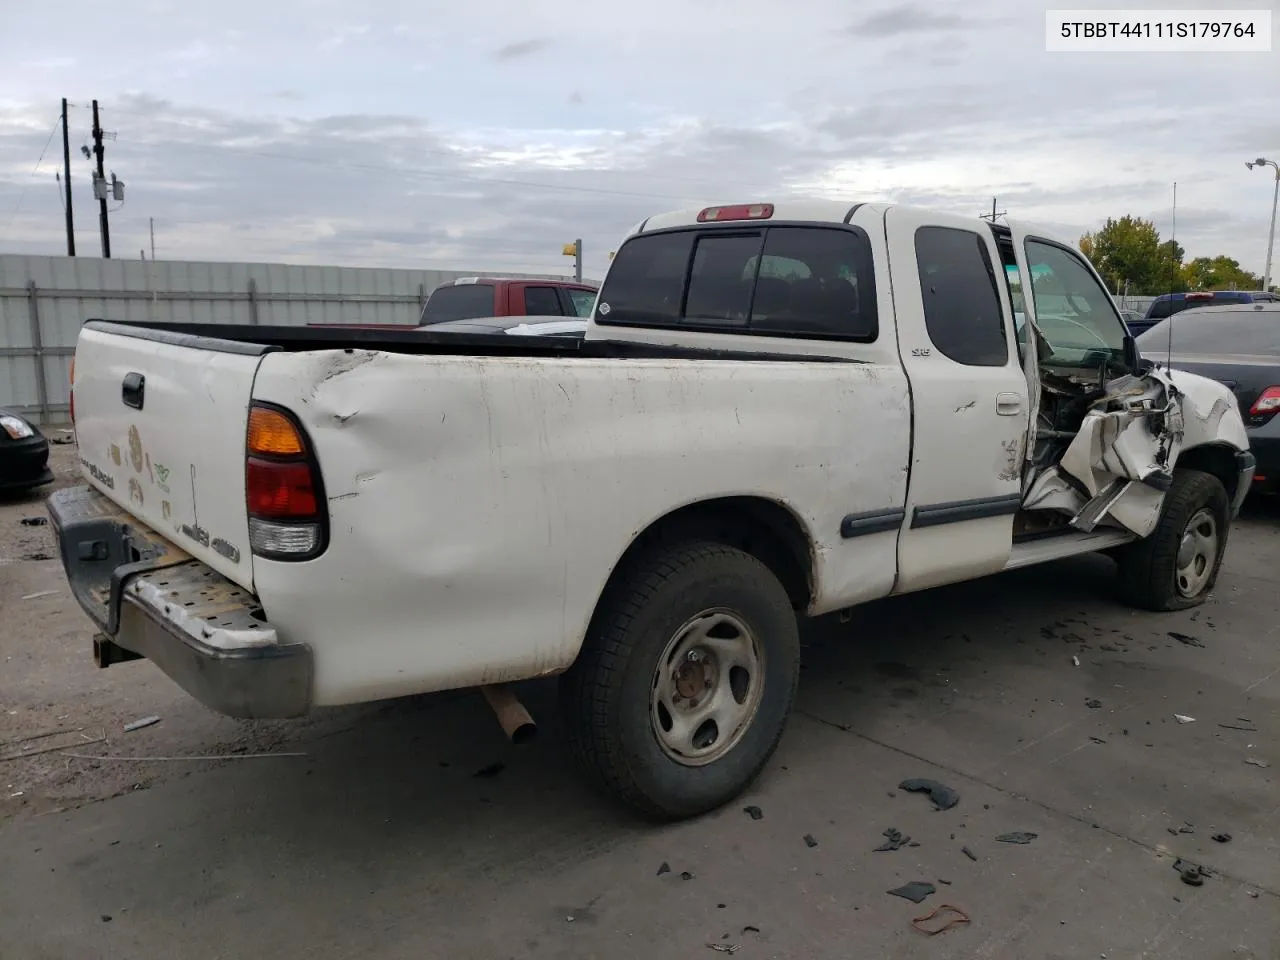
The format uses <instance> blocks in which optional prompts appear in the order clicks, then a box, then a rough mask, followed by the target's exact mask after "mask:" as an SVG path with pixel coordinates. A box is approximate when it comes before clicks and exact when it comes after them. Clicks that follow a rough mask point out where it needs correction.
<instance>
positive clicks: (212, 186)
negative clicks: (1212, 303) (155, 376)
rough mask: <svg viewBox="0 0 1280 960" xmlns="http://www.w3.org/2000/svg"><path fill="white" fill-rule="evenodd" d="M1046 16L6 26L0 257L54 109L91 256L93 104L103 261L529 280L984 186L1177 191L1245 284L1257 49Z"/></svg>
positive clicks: (566, 5) (128, 10)
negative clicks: (319, 266) (754, 207)
mask: <svg viewBox="0 0 1280 960" xmlns="http://www.w3.org/2000/svg"><path fill="white" fill-rule="evenodd" d="M1206 2H1207V0H1201V3H1200V5H1201V6H1204V5H1206ZM1048 5H1049V4H1044V3H1042V4H1037V3H1031V2H1026V0H969V2H965V3H959V2H938V3H930V4H928V5H924V4H916V5H910V4H909V5H893V4H889V3H884V4H883V5H880V6H875V7H863V6H862V5H859V6H858V8H857V9H856V11H855V10H854V8H853V7H852V6H851V5H850V4H848V3H847V0H797V2H795V3H793V4H791V5H790V6H788V7H786V8H785V9H780V8H778V7H777V5H776V4H773V3H767V2H765V0H648V2H646V3H645V4H643V5H640V6H634V5H633V6H629V7H626V8H625V9H623V8H620V7H617V6H616V5H611V4H599V3H588V2H587V0H523V2H520V3H515V2H511V0H469V2H468V3H466V4H450V5H447V6H440V5H432V8H431V9H430V10H427V9H426V8H425V7H424V5H422V4H420V3H417V2H411V0H366V2H365V3H364V4H362V5H361V7H360V8H359V16H360V20H359V22H358V23H356V22H351V20H350V16H351V13H350V11H351V7H350V5H349V4H348V3H341V2H338V0H293V2H285V0H280V2H275V3H271V4H264V3H261V2H260V0H257V2H253V3H250V2H248V0H227V2H224V3H222V4H220V5H219V6H217V7H216V8H201V7H197V6H194V5H177V4H170V5H167V6H166V5H163V4H158V3H156V2H154V0H153V2H149V3H148V2H141V3H139V2H134V3H130V2H127V0H120V2H118V3H116V4H115V5H114V6H113V8H112V11H113V17H112V18H111V19H110V20H108V21H102V20H101V19H97V20H94V19H92V18H85V17H68V16H64V15H62V14H61V13H59V12H58V11H52V10H51V9H46V8H41V7H39V6H37V5H27V6H24V7H22V8H20V9H15V11H14V12H13V13H12V15H11V16H10V15H7V16H8V20H7V22H6V33H7V35H8V36H9V37H16V38H18V45H19V46H20V48H21V49H22V50H23V51H24V55H25V57H26V58H27V63H25V64H24V63H22V62H19V61H17V60H15V59H7V60H0V90H3V91H5V94H4V99H3V100H0V249H5V250H29V251H43V252H59V251H60V250H61V249H62V245H63V240H62V232H61V231H62V208H61V202H60V200H59V197H58V192H57V190H56V185H55V183H54V180H53V175H54V172H55V170H56V169H57V168H58V167H59V165H60V163H59V161H60V157H61V151H60V150H57V149H53V148H51V149H50V151H49V153H48V154H47V155H46V157H45V160H44V162H43V163H42V165H41V167H40V169H39V170H38V171H37V173H36V176H35V177H34V178H31V177H29V174H30V172H31V168H32V165H33V164H34V163H35V160H36V157H37V156H38V155H39V152H40V149H41V146H42V144H43V143H44V142H45V139H46V137H47V136H48V133H49V124H50V123H51V122H52V121H53V119H54V117H55V116H56V114H57V112H58V99H57V98H58V97H60V96H61V95H62V94H63V93H64V92H65V93H66V94H67V95H68V96H71V97H72V99H73V100H74V102H76V103H77V104H81V105H82V106H80V107H78V108H77V109H76V110H73V115H72V121H73V134H72V151H73V154H75V155H74V156H73V178H74V184H75V188H76V204H77V207H76V213H77V216H78V220H77V223H78V233H79V238H78V240H79V247H80V248H81V249H82V250H85V251H92V250H94V249H96V240H95V236H94V233H95V228H96V217H95V213H96V211H95V209H94V207H93V205H92V202H91V200H90V198H89V194H88V172H89V169H88V164H87V162H85V161H84V160H83V158H81V157H80V156H79V155H78V152H77V151H78V147H79V145H80V144H81V143H82V142H85V141H86V139H87V134H88V128H89V122H88V111H87V110H86V109H84V107H83V104H84V103H87V98H88V97H89V96H94V95H97V96H99V97H100V98H101V102H102V110H103V123H104V126H107V127H108V128H109V129H113V130H116V131H118V139H117V140H116V141H114V142H112V143H109V144H108V146H107V165H108V167H109V168H111V169H114V170H115V171H116V172H117V173H118V174H119V175H120V176H121V177H122V178H123V179H124V180H125V181H126V182H127V183H128V185H129V193H128V201H127V203H126V204H125V206H124V207H123V208H122V209H120V210H118V211H115V212H113V214H112V221H111V222H112V230H113V247H114V248H115V249H116V250H117V251H125V250H130V249H136V248H139V247H143V246H145V245H146V244H145V242H144V240H145V237H146V230H147V221H148V218H149V217H154V218H155V219H156V228H157V247H158V252H159V253H161V254H162V255H170V256H184V257H190V258H211V259H232V258H244V257H253V258H257V259H272V260H291V261H298V262H327V263H353V264H354V263H359V264H384V265H410V264H417V263H429V264H430V265H433V266H445V265H455V266H459V267H462V268H465V269H481V268H486V267H492V268H494V269H503V268H505V269H528V270H535V271H538V272H548V271H565V270H568V269H569V264H568V261H566V260H565V258H563V257H561V256H560V247H561V245H562V244H563V243H564V242H566V241H568V240H572V239H573V238H575V237H578V236H581V237H583V238H584V240H585V246H586V251H587V265H588V272H594V273H595V274H597V275H598V274H599V273H601V272H602V271H603V269H604V267H605V264H606V262H607V261H606V259H605V254H606V252H607V251H608V250H609V249H612V248H614V247H615V246H616V245H617V242H618V240H619V239H620V235H621V233H622V232H623V231H625V230H626V229H627V228H628V227H630V226H631V225H632V224H634V223H635V222H637V221H639V220H641V219H643V218H644V217H646V216H648V215H650V214H653V213H656V212H659V211H662V210H664V209H669V208H672V207H676V206H690V205H695V204H698V203H702V202H713V201H722V200H726V199H733V198H746V199H756V198H762V197H766V196H770V195H781V194H785V193H789V192H795V193H807V194H818V195H826V196H839V197H843V198H846V199H850V200H866V199H898V200H902V201H906V202H913V203H923V204H930V205H936V206H939V207H942V208H944V209H947V210H953V211H957V212H961V213H969V214H973V215H975V216H976V215H977V213H979V212H980V211H982V210H985V209H987V208H988V207H989V205H990V200H991V196H992V195H998V196H999V197H1000V205H1001V207H1002V208H1004V209H1008V210H1009V211H1010V213H1011V214H1012V215H1016V216H1020V217H1023V218H1027V219H1038V220H1042V221H1045V222H1047V223H1050V224H1056V225H1060V226H1061V228H1062V229H1064V230H1066V231H1067V232H1068V235H1069V236H1071V235H1076V234H1078V233H1080V232H1082V231H1084V230H1086V229H1091V228H1093V227H1096V226H1097V225H1098V224H1099V223H1100V222H1101V221H1102V220H1103V219H1105V218H1106V217H1107V216H1120V215H1123V214H1125V213H1134V214H1137V215H1141V216H1155V217H1156V218H1157V223H1158V225H1159V226H1160V227H1161V228H1162V229H1164V230H1165V231H1166V232H1167V229H1168V223H1169V194H1170V185H1171V183H1172V182H1173V181H1174V180H1177V181H1178V183H1179V202H1180V204H1181V205H1182V206H1183V210H1182V211H1180V213H1179V238H1178V239H1179V241H1180V242H1181V243H1182V244H1183V246H1185V247H1186V248H1187V250H1188V253H1189V255H1197V254H1216V253H1227V254H1228V255H1230V256H1234V257H1236V258H1237V259H1239V260H1240V261H1241V262H1242V263H1243V264H1244V265H1245V266H1246V267H1249V268H1250V269H1253V270H1260V269H1261V265H1262V259H1263V252H1264V250H1265V243H1266V235H1265V231H1266V227H1267V220H1268V217H1269V213H1270V183H1269V182H1267V180H1266V178H1264V177H1262V176H1260V175H1258V174H1256V173H1250V172H1248V171H1246V170H1245V168H1244V164H1243V160H1245V159H1251V158H1253V157H1255V156H1257V155H1258V154H1260V153H1261V154H1264V155H1271V154H1280V96H1278V95H1277V93H1276V88H1275V85H1274V55H1272V56H1267V55H1257V56H1250V55H1246V56H1212V55H1203V54H1194V55H1182V56H1179V55H1142V56H1125V55H1107V54H1092V55H1068V54H1047V53H1045V52H1044V9H1045V7H1046V6H1048ZM1092 5H1094V6H1102V5H1105V3H1103V2H1100V0H1093V4H1092ZM1113 5H1115V6H1126V5H1127V4H1126V3H1118V4H1113ZM235 23H252V24H253V25H254V28H253V29H252V30H242V31H234V30H229V29H228V28H227V27H226V25H227V24H235ZM104 24H105V25H104ZM548 24H554V25H555V26H554V29H549V28H548ZM102 49H109V50H110V53H111V55H110V57H109V58H108V59H107V60H105V61H104V60H103V59H102V57H101V50H102ZM35 63H39V64H40V67H39V69H35V68H33V67H32V66H31V64H35ZM24 191H25V196H24V197H23V200H22V205H21V208H20V209H19V210H18V213H17V215H16V216H13V210H14V208H15V206H16V205H17V201H18V198H19V196H20V195H21V194H23V193H24ZM10 221H11V222H10ZM6 223H9V224H10V225H9V227H8V228H7V231H6V228H5V224H6Z"/></svg>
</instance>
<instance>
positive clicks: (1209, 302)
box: [1129, 290, 1277, 337]
mask: <svg viewBox="0 0 1280 960" xmlns="http://www.w3.org/2000/svg"><path fill="white" fill-rule="evenodd" d="M1275 300H1277V297H1276V295H1275V294H1274V293H1264V292H1262V291H1261V290H1201V291H1194V292H1191V293H1164V294H1161V295H1160V296H1158V297H1156V298H1155V299H1154V300H1152V301H1151V303H1150V305H1148V307H1147V312H1146V314H1145V315H1144V316H1143V318H1142V319H1141V320H1138V321H1135V322H1133V323H1130V324H1129V331H1130V332H1131V333H1132V334H1133V335H1134V336H1135V337H1137V336H1140V335H1141V334H1143V333H1146V332H1147V331H1148V330H1150V329H1151V328H1152V327H1154V326H1155V325H1156V324H1158V323H1159V322H1160V321H1161V320H1163V319H1165V318H1166V317H1170V316H1172V315H1173V314H1175V313H1181V312H1182V311H1183V310H1191V309H1193V308H1201V307H1217V306H1222V305H1224V304H1231V303H1270V302H1274V301H1275Z"/></svg>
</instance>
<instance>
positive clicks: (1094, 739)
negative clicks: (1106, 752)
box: [1089, 737, 1107, 743]
mask: <svg viewBox="0 0 1280 960" xmlns="http://www.w3.org/2000/svg"><path fill="white" fill-rule="evenodd" d="M1089 739H1090V740H1092V741H1093V742H1094V743H1106V742H1107V741H1105V740H1103V739H1102V738H1101V737H1090V738H1089Z"/></svg>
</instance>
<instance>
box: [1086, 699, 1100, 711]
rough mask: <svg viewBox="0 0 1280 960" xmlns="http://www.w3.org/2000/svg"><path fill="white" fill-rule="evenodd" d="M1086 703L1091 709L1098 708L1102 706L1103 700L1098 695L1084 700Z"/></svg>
mask: <svg viewBox="0 0 1280 960" xmlns="http://www.w3.org/2000/svg"><path fill="white" fill-rule="evenodd" d="M1084 705H1085V706H1086V707H1088V708H1089V709H1090V710H1097V709H1098V708H1099V707H1101V706H1102V701H1101V700H1099V699H1097V698H1096V697H1090V698H1089V699H1088V700H1086V701H1085V702H1084Z"/></svg>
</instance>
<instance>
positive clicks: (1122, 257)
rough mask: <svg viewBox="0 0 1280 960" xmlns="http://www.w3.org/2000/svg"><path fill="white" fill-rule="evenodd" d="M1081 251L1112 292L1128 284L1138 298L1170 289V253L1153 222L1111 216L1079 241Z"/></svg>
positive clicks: (1137, 218) (1136, 218)
mask: <svg viewBox="0 0 1280 960" xmlns="http://www.w3.org/2000/svg"><path fill="white" fill-rule="evenodd" d="M1080 250H1081V251H1082V252H1083V253H1084V255H1085V256H1087V257H1088V258H1089V259H1090V260H1091V261H1092V262H1093V265H1094V267H1096V268H1097V270H1098V272H1099V273H1100V274H1102V277H1103V279H1104V280H1106V282H1107V286H1108V287H1109V288H1110V289H1111V290H1112V291H1113V292H1114V291H1117V290H1120V291H1123V290H1124V286H1125V283H1126V282H1127V283H1128V284H1129V292H1130V293H1133V294H1138V295H1141V294H1151V293H1158V292H1163V291H1167V290H1168V289H1169V260H1168V255H1169V252H1170V251H1169V248H1168V247H1167V245H1166V248H1165V249H1164V250H1162V249H1161V244H1160V232H1159V231H1158V230H1156V226H1155V224H1154V223H1152V222H1151V221H1150V220H1143V219H1142V218H1141V217H1133V216H1128V215H1126V216H1123V217H1121V218H1120V219H1118V220H1116V219H1113V218H1111V217H1108V218H1107V222H1106V223H1105V224H1103V225H1102V228H1101V229H1100V230H1098V231H1097V232H1096V233H1086V234H1085V235H1084V236H1083V237H1081V238H1080ZM1173 252H1174V253H1175V254H1177V253H1179V252H1180V251H1176V250H1175V251H1173ZM1178 262H1179V265H1180V264H1181V259H1180V257H1179V261H1178Z"/></svg>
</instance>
